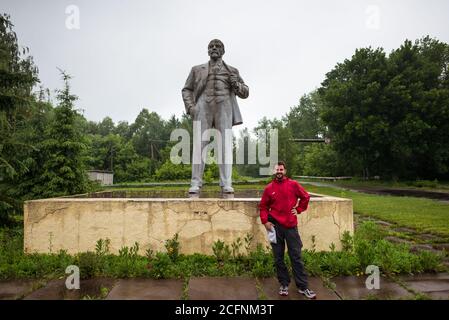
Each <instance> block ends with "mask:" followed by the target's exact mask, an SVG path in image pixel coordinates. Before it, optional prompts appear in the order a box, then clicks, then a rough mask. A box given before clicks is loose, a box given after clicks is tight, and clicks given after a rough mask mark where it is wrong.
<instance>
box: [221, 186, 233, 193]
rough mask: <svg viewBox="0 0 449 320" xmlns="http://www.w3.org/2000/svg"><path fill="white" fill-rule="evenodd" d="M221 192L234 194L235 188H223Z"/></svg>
mask: <svg viewBox="0 0 449 320" xmlns="http://www.w3.org/2000/svg"><path fill="white" fill-rule="evenodd" d="M221 191H222V192H223V193H234V188H233V187H222V188H221Z"/></svg>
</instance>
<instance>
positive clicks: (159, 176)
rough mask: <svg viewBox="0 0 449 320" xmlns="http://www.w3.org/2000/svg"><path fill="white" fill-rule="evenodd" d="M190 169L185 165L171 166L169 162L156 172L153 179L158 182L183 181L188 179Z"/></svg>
mask: <svg viewBox="0 0 449 320" xmlns="http://www.w3.org/2000/svg"><path fill="white" fill-rule="evenodd" d="M191 174H192V167H191V166H188V165H185V164H173V163H172V162H171V161H170V160H167V161H166V162H164V164H163V165H162V166H161V167H160V168H159V169H157V170H156V173H155V174H154V178H155V179H156V180H158V181H162V180H183V179H190V177H191Z"/></svg>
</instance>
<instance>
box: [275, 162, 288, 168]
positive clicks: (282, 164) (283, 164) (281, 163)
mask: <svg viewBox="0 0 449 320" xmlns="http://www.w3.org/2000/svg"><path fill="white" fill-rule="evenodd" d="M276 165H277V166H283V167H284V169H287V166H286V165H285V162H284V161H278V163H277V164H276Z"/></svg>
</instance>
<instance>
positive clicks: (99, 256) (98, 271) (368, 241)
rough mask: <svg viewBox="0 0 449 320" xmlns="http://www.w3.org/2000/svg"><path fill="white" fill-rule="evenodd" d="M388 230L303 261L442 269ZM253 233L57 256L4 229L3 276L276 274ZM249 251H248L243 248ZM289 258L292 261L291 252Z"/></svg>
mask: <svg viewBox="0 0 449 320" xmlns="http://www.w3.org/2000/svg"><path fill="white" fill-rule="evenodd" d="M384 235H385V233H384V232H383V231H382V230H381V229H380V228H379V227H378V226H377V225H376V224H375V223H373V222H365V223H363V224H361V225H360V226H359V228H358V230H357V231H356V234H355V235H354V237H351V236H350V235H349V234H344V235H343V238H342V244H343V250H342V251H335V250H331V251H328V252H315V250H313V249H312V250H304V251H303V260H304V263H305V267H306V269H307V271H308V273H309V274H310V275H312V276H324V277H328V276H337V275H358V274H364V272H365V270H366V267H367V266H368V265H376V266H378V267H379V268H380V270H381V271H382V272H383V273H386V274H401V273H420V272H435V271H442V270H443V269H442V268H443V267H442V265H441V260H442V257H441V256H440V255H436V254H434V253H431V252H427V251H421V252H418V253H416V254H415V253H412V252H411V251H410V248H409V247H408V246H407V245H404V244H401V245H398V244H393V243H390V242H388V241H386V240H384V239H383V237H384ZM251 241H252V235H251V234H248V235H247V236H246V237H245V238H244V240H243V241H242V240H241V239H240V238H238V239H236V240H235V241H234V242H233V243H231V244H227V243H225V242H224V241H221V240H217V241H215V242H214V244H213V246H212V250H213V256H206V255H203V254H192V255H183V254H180V253H179V251H180V245H181V244H180V242H179V239H178V235H177V234H175V235H174V237H173V238H172V239H168V240H167V241H166V242H165V248H166V252H156V253H154V252H153V250H151V249H147V250H146V256H141V255H139V253H138V252H139V244H138V243H135V244H134V245H133V246H132V247H123V248H121V249H120V251H119V254H118V255H113V254H110V253H109V245H110V242H109V240H108V239H106V240H103V239H100V240H99V241H97V244H96V250H95V252H83V253H79V254H77V255H75V256H71V255H68V254H67V253H66V252H64V251H60V252H59V253H57V254H28V255H25V254H23V233H22V231H21V230H11V229H0V245H1V247H0V278H2V279H11V278H61V277H65V276H67V275H66V274H65V269H66V267H67V266H69V265H77V266H79V267H80V275H81V277H82V278H90V277H97V276H106V277H119V278H123V277H150V278H156V279H160V278H188V277H191V276H196V277H201V276H254V277H272V276H274V275H275V269H274V259H273V254H272V253H271V250H269V247H268V248H264V247H263V246H262V245H260V244H258V245H257V246H256V248H255V249H253V250H250V248H251ZM243 247H244V249H245V251H246V253H245V254H244V253H243V252H242V251H243V250H242V251H241V249H243ZM286 262H287V265H288V266H289V265H290V263H289V260H288V257H287V255H286Z"/></svg>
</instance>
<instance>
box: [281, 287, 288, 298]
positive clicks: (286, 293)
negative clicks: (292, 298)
mask: <svg viewBox="0 0 449 320" xmlns="http://www.w3.org/2000/svg"><path fill="white" fill-rule="evenodd" d="M279 295H280V296H288V287H287V286H281V287H280V288H279Z"/></svg>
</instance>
